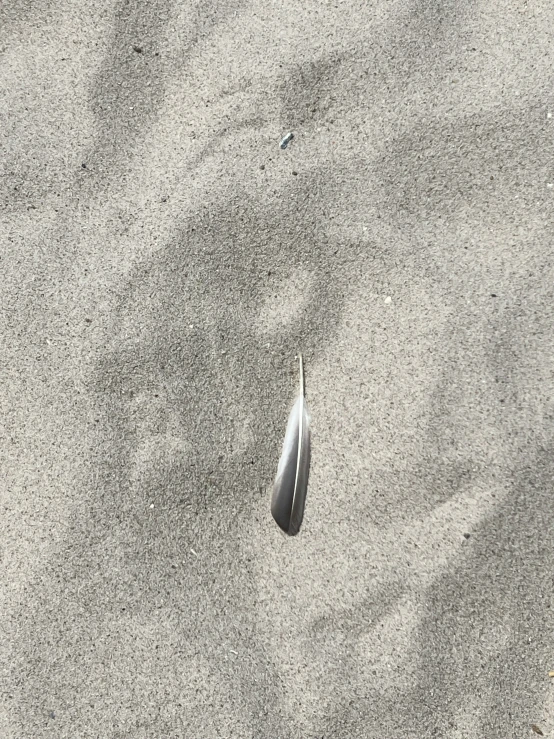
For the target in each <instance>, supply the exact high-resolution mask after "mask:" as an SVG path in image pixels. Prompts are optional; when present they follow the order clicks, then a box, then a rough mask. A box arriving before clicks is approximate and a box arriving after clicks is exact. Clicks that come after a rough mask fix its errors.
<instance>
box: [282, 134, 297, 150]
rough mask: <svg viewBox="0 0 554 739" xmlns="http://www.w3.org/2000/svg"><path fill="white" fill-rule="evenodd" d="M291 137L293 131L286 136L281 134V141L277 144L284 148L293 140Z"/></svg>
mask: <svg viewBox="0 0 554 739" xmlns="http://www.w3.org/2000/svg"><path fill="white" fill-rule="evenodd" d="M293 138H294V134H293V133H287V135H286V136H283V138H282V139H281V143H280V144H279V146H280V147H281V149H286V148H287V146H288V145H289V144H290V142H291V141H292V140H293Z"/></svg>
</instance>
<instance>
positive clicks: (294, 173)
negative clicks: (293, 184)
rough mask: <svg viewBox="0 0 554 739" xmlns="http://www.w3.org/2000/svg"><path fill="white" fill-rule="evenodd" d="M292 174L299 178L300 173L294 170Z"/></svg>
mask: <svg viewBox="0 0 554 739" xmlns="http://www.w3.org/2000/svg"><path fill="white" fill-rule="evenodd" d="M292 174H293V175H294V176H295V177H297V176H298V172H296V171H295V170H294V169H293V170H292Z"/></svg>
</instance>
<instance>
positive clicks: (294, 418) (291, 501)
mask: <svg viewBox="0 0 554 739" xmlns="http://www.w3.org/2000/svg"><path fill="white" fill-rule="evenodd" d="M299 359H300V393H299V395H298V398H297V399H296V403H295V404H294V406H293V408H292V411H291V412H290V416H289V421H288V423H287V430H286V433H285V440H284V442H283V450H282V452H281V458H280V459H279V466H278V468H277V476H276V478H275V483H274V485H273V496H272V498H271V515H272V516H273V518H274V519H275V521H276V523H277V525H278V526H279V527H280V528H281V529H283V531H284V532H285V533H286V534H289V536H294V535H295V534H297V533H298V532H299V531H300V526H301V525H302V519H303V517H304V506H305V504H306V493H307V491H308V477H309V474H310V417H309V414H308V409H307V408H306V401H305V398H304V366H303V363H302V355H300V357H299Z"/></svg>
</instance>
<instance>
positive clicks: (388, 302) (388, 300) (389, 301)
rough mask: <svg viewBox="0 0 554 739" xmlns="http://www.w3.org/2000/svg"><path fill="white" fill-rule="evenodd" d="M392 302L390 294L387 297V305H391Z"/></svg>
mask: <svg viewBox="0 0 554 739" xmlns="http://www.w3.org/2000/svg"><path fill="white" fill-rule="evenodd" d="M390 303H392V298H391V296H390V295H387V297H386V298H385V305H390Z"/></svg>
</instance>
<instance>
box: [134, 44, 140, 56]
mask: <svg viewBox="0 0 554 739" xmlns="http://www.w3.org/2000/svg"><path fill="white" fill-rule="evenodd" d="M133 51H136V52H137V54H142V46H137V44H134V46H133Z"/></svg>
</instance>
